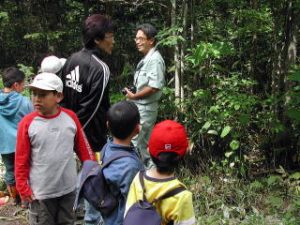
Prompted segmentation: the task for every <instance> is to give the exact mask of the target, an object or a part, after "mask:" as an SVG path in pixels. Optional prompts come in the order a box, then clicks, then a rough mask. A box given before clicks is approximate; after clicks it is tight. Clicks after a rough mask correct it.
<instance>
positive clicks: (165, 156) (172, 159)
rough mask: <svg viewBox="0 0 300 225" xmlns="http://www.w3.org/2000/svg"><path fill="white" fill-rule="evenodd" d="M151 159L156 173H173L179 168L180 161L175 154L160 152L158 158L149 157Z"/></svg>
mask: <svg viewBox="0 0 300 225" xmlns="http://www.w3.org/2000/svg"><path fill="white" fill-rule="evenodd" d="M150 156H151V155H150ZM151 159H152V161H153V163H154V164H155V166H156V169H157V171H158V172H159V173H162V174H172V173H174V172H175V170H176V169H177V168H178V167H179V163H180V162H181V161H182V158H181V157H180V155H178V154H177V153H175V152H162V153H160V154H159V155H158V158H155V157H153V156H151Z"/></svg>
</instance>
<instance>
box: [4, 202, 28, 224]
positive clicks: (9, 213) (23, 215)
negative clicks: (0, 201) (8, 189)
mask: <svg viewBox="0 0 300 225" xmlns="http://www.w3.org/2000/svg"><path fill="white" fill-rule="evenodd" d="M0 224H1V225H27V224H28V221H27V210H24V209H22V208H21V207H19V206H13V205H5V206H1V207H0Z"/></svg>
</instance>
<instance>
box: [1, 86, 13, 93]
mask: <svg viewBox="0 0 300 225" xmlns="http://www.w3.org/2000/svg"><path fill="white" fill-rule="evenodd" d="M12 91H14V90H13V89H12V88H8V87H4V88H3V92H4V93H10V92H12Z"/></svg>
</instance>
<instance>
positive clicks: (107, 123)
mask: <svg viewBox="0 0 300 225" xmlns="http://www.w3.org/2000/svg"><path fill="white" fill-rule="evenodd" d="M106 127H107V128H108V129H109V127H110V125H109V122H108V121H106Z"/></svg>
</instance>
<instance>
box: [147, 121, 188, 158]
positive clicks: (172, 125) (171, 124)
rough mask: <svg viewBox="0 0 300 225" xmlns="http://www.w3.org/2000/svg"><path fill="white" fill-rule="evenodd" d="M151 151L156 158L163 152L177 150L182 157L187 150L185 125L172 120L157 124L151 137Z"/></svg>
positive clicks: (149, 145)
mask: <svg viewBox="0 0 300 225" xmlns="http://www.w3.org/2000/svg"><path fill="white" fill-rule="evenodd" d="M148 147H149V152H150V154H151V156H153V157H154V158H158V155H159V154H160V153H162V152H175V153H177V154H178V155H180V156H181V157H182V156H184V154H185V153H186V151H187V148H188V138H187V134H186V131H185V128H184V126H182V125H181V124H180V123H177V122H175V121H172V120H165V121H163V122H160V123H158V124H156V125H155V126H154V128H153V130H152V133H151V136H150V139H149V144H148Z"/></svg>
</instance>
